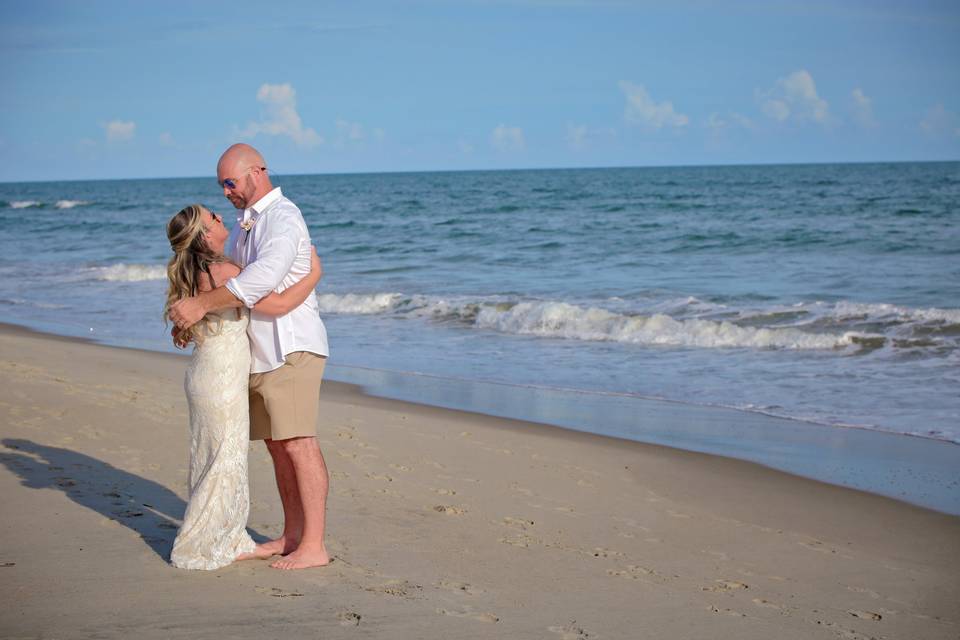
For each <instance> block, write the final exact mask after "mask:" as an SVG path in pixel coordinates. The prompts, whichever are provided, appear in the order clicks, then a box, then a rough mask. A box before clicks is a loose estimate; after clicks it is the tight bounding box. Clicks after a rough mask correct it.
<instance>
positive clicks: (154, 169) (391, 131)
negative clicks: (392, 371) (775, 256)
mask: <svg viewBox="0 0 960 640" xmlns="http://www.w3.org/2000/svg"><path fill="white" fill-rule="evenodd" d="M0 56H2V64H0V82H2V87H3V90H2V92H0V181H3V182H11V181H32V180H72V179H109V178H154V177H187V176H209V175H213V174H214V173H215V168H216V162H217V158H218V157H219V155H220V153H221V152H222V151H223V150H224V149H225V148H226V147H227V146H228V145H230V144H231V143H233V142H238V141H244V142H248V143H250V144H252V145H254V146H255V147H257V148H258V149H259V150H260V151H261V152H262V153H263V155H264V156H265V157H266V159H267V164H268V165H269V166H270V169H271V171H272V172H273V173H275V174H313V173H351V172H380V171H425V170H467V169H509V168H549V167H603V166H672V165H715V164H769V163H808V162H873V161H926V160H958V159H960V2H956V1H955V0H954V1H949V2H939V1H937V2H923V1H917V0H914V1H909V2H908V1H902V2H885V1H882V0H874V1H865V2H860V1H857V0H846V1H836V2H826V1H823V2H821V1H817V0H807V1H780V0H768V1H766V2H762V1H757V2H746V1H738V0H729V1H726V2H708V1H703V0H702V1H692V0H691V1H684V0H675V1H670V2H667V1H664V2H658V1H654V0H645V1H642V0H634V1H631V0H620V1H615V0H607V1H605V0H595V1H589V0H581V1H578V0H499V1H497V0H447V1H443V0H433V1H428V0H424V1H413V0H411V1H407V2H401V1H395V2H391V1H384V0H379V1H377V0H371V1H354V2H323V1H320V0H316V1H303V2H298V1H289V2H288V1H284V0H275V1H274V2H272V3H265V2H246V1H245V0H232V1H230V2H219V1H214V0H207V1H204V2H182V1H179V0H166V1H165V2H137V1H134V2H131V1H129V0H124V1H122V2H106V1H98V0H88V1H83V2H81V1H80V0H63V1H51V0H29V1H28V0H22V1H13V0H0Z"/></svg>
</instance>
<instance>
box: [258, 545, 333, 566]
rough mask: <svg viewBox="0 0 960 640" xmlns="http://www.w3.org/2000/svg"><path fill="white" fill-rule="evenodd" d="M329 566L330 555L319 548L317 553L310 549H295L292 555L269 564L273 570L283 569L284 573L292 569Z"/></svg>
mask: <svg viewBox="0 0 960 640" xmlns="http://www.w3.org/2000/svg"><path fill="white" fill-rule="evenodd" d="M328 564H330V555H329V554H328V553H327V550H326V549H324V548H322V547H321V548H320V549H319V550H318V551H311V550H310V549H302V548H301V549H297V550H296V551H294V552H293V553H291V554H289V555H286V556H284V557H282V558H280V559H279V560H277V561H276V562H273V563H271V564H270V566H271V567H273V568H274V569H283V570H286V571H289V570H292V569H309V568H310V567H323V566H326V565H328Z"/></svg>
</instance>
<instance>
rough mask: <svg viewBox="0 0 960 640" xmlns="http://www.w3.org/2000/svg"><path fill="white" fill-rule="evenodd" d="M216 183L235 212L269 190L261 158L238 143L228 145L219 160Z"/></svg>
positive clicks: (265, 169) (268, 178)
mask: <svg viewBox="0 0 960 640" xmlns="http://www.w3.org/2000/svg"><path fill="white" fill-rule="evenodd" d="M217 182H219V183H220V186H222V187H223V195H224V197H226V198H227V200H229V201H230V202H231V204H233V206H234V207H236V208H237V209H245V208H247V207H249V206H251V205H253V204H254V203H256V201H257V200H259V199H260V198H262V197H263V196H265V195H267V194H268V193H269V192H270V190H271V189H273V185H272V184H271V183H270V177H269V176H268V175H267V163H266V162H265V161H264V160H263V156H261V155H260V152H259V151H257V150H256V149H254V148H253V147H251V146H250V145H248V144H244V143H242V142H240V143H237V144H234V145H231V146H230V148H229V149H227V150H226V151H224V152H223V155H222V156H220V161H219V162H218V163H217ZM231 185H232V186H231Z"/></svg>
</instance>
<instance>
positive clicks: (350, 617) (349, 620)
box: [337, 611, 362, 627]
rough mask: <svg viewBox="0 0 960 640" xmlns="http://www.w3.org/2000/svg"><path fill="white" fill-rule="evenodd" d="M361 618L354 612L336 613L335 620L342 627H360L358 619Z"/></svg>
mask: <svg viewBox="0 0 960 640" xmlns="http://www.w3.org/2000/svg"><path fill="white" fill-rule="evenodd" d="M361 617H362V616H361V615H360V614H359V613H357V612H356V611H338V612H337V620H339V621H340V626H342V627H357V626H360V618H361Z"/></svg>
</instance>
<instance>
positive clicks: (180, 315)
mask: <svg viewBox="0 0 960 640" xmlns="http://www.w3.org/2000/svg"><path fill="white" fill-rule="evenodd" d="M206 313H207V310H206V309H205V308H204V306H203V303H202V302H200V300H199V299H198V298H197V297H191V298H183V299H182V300H177V301H176V302H174V303H173V304H172V305H170V319H171V320H172V321H173V324H175V325H176V326H177V328H178V329H188V328H190V327H192V326H193V325H195V324H197V323H198V322H200V319H201V318H203V316H205V315H206Z"/></svg>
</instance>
